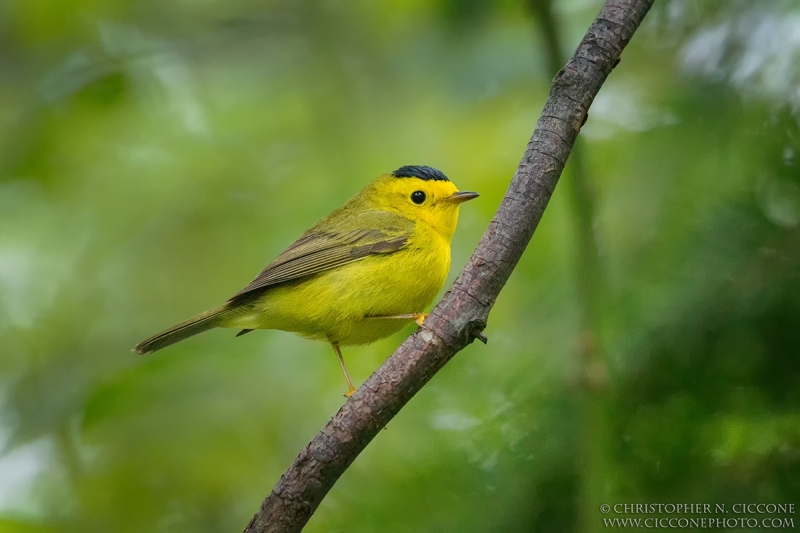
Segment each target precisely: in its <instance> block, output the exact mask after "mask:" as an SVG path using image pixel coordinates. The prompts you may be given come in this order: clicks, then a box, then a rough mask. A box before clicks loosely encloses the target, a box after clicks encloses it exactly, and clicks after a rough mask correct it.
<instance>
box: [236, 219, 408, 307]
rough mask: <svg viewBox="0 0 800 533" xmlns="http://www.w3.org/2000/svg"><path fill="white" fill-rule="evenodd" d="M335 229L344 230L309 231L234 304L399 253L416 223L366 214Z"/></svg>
mask: <svg viewBox="0 0 800 533" xmlns="http://www.w3.org/2000/svg"><path fill="white" fill-rule="evenodd" d="M336 226H337V227H341V228H342V229H341V230H339V231H336V230H333V229H329V228H323V227H321V224H318V225H317V226H315V227H314V228H312V229H310V230H309V231H307V232H306V233H305V234H304V235H303V236H302V237H300V238H299V239H298V240H297V241H295V243H294V244H292V245H291V246H289V248H287V249H286V251H284V252H283V253H282V254H281V255H279V256H278V257H277V258H276V259H275V260H274V261H273V262H272V263H270V264H269V265H268V266H267V268H265V269H264V270H263V271H262V272H261V273H260V274H259V275H258V276H257V277H256V279H254V280H253V281H252V282H250V284H249V285H248V286H247V287H245V288H244V289H242V290H241V291H239V292H237V293H236V294H235V295H234V296H233V298H231V300H233V299H235V298H237V297H238V296H241V295H243V294H246V293H250V292H252V291H256V290H258V289H263V288H265V287H270V286H273V285H277V284H279V283H283V282H286V281H291V280H296V279H300V278H303V277H306V276H310V275H312V274H318V273H320V272H324V271H326V270H331V269H334V268H336V267H339V266H342V265H345V264H347V263H352V262H353V261H358V260H360V259H364V258H365V257H369V256H371V255H375V254H387V253H392V252H395V251H397V250H400V249H401V248H403V246H405V245H406V243H407V242H408V239H409V237H410V236H411V232H412V231H413V229H414V222H413V221H411V220H409V219H407V218H405V217H403V216H400V215H397V214H394V213H389V212H386V211H367V212H362V213H359V214H356V215H353V216H352V217H348V218H347V219H346V220H340V221H338V223H337V224H336ZM369 228H381V229H369Z"/></svg>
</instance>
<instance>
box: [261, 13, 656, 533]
mask: <svg viewBox="0 0 800 533" xmlns="http://www.w3.org/2000/svg"><path fill="white" fill-rule="evenodd" d="M654 1H655V0H608V1H607V2H606V3H605V5H604V6H603V8H602V9H601V11H600V13H599V14H598V15H597V18H596V19H595V20H594V22H593V23H592V25H591V26H590V27H589V30H588V31H587V32H586V35H585V36H584V38H583V40H582V41H581V43H580V44H579V45H578V48H577V50H576V51H575V54H574V55H573V56H572V58H571V59H570V60H569V62H567V64H566V66H564V68H562V69H561V70H560V71H559V72H558V74H557V75H556V77H555V79H554V80H553V85H552V88H551V90H550V96H549V97H548V99H547V102H546V104H545V106H544V110H543V111H542V114H541V116H540V118H539V122H538V124H537V125H536V130H535V131H534V132H533V136H532V137H531V139H530V141H529V142H528V146H527V148H526V150H525V154H524V155H523V157H522V161H521V162H520V164H519V167H518V168H517V171H516V173H515V175H514V179H513V180H512V181H511V185H510V186H509V188H508V192H507V193H506V195H505V197H504V198H503V201H502V202H501V204H500V207H499V209H498V210H497V213H496V214H495V216H494V218H493V219H492V221H491V223H490V224H489V227H488V229H487V230H486V233H485V234H484V235H483V238H482V239H481V241H480V243H479V244H478V247H477V249H476V250H475V252H474V253H473V255H472V257H471V258H470V260H469V262H468V263H467V266H466V267H465V268H464V270H463V272H461V274H460V275H459V277H458V279H457V280H456V281H455V283H454V284H453V287H452V288H451V289H450V290H449V291H448V292H447V294H446V295H445V296H444V298H443V299H442V301H441V302H440V303H439V305H437V306H436V308H435V309H434V310H433V312H432V313H431V314H430V316H428V318H427V319H426V321H425V325H424V327H422V328H420V329H419V330H418V331H417V332H416V333H414V334H413V335H412V336H411V337H409V338H408V339H407V340H406V341H405V342H404V343H403V344H402V345H401V346H400V347H399V348H398V349H397V350H396V351H395V352H394V354H392V355H391V356H390V357H389V358H388V359H387V360H386V362H385V363H384V364H383V365H381V367H380V368H378V370H376V371H375V373H374V374H372V376H370V378H369V379H367V381H366V382H364V384H363V385H362V386H361V387H360V388H359V389H358V391H356V392H355V394H353V396H352V397H350V399H348V400H347V402H345V404H344V405H343V406H342V407H341V409H339V411H338V412H337V413H336V415H334V417H333V418H332V419H331V420H330V421H329V422H328V423H327V424H326V425H325V427H324V428H322V430H321V431H320V432H319V433H318V434H317V435H316V436H315V437H314V439H313V440H312V441H311V442H310V443H309V444H308V445H307V446H306V447H305V449H304V450H303V451H302V452H300V455H299V456H298V457H297V459H295V461H294V463H292V465H291V466H290V467H289V469H288V470H287V471H286V472H285V473H284V474H283V476H281V479H280V481H279V482H278V484H277V485H276V486H275V488H273V490H272V492H271V493H270V495H269V496H267V498H266V499H265V500H264V502H263V503H262V505H261V509H260V510H259V511H258V513H257V514H256V515H255V516H254V517H253V519H252V521H251V522H250V524H249V525H248V526H247V528H246V529H245V533H267V532H269V533H279V532H280V533H288V532H298V531H301V530H302V529H303V527H304V526H305V524H306V523H307V522H308V520H309V519H310V518H311V515H312V514H313V513H314V511H315V510H316V509H317V507H318V506H319V504H320V502H321V501H322V499H323V498H324V497H325V495H326V494H327V493H328V491H329V490H330V489H331V487H332V486H333V485H334V483H336V480H338V479H339V477H340V476H341V475H342V473H344V471H345V470H346V469H347V468H348V467H349V466H350V464H351V463H352V462H353V461H354V460H355V459H356V457H358V454H359V453H361V451H362V450H363V449H364V448H365V447H366V446H367V444H369V442H370V441H371V440H372V439H373V438H374V437H375V435H376V434H377V433H378V431H380V430H381V428H383V427H384V426H386V424H387V423H388V422H389V421H390V420H391V419H392V418H393V417H394V415H395V414H397V412H398V411H400V409H401V408H402V407H403V406H404V405H405V404H406V403H407V402H408V401H409V400H410V399H411V398H412V397H413V396H414V394H416V393H417V391H419V390H420V389H421V388H422V387H423V386H424V385H425V384H426V383H427V382H428V381H429V380H430V379H431V378H432V377H433V376H434V374H436V372H438V371H439V370H440V369H441V368H442V367H443V366H444V365H445V364H447V362H448V361H450V359H451V358H452V357H453V356H454V355H455V354H456V353H457V352H458V351H459V350H461V349H463V348H464V347H465V346H466V345H467V344H469V343H470V342H472V341H473V339H475V338H484V339H485V337H483V333H482V331H483V329H484V327H485V326H486V320H487V318H488V316H489V311H490V310H491V308H492V306H493V305H494V302H495V300H496V299H497V295H498V294H499V293H500V290H501V289H502V288H503V286H504V285H505V283H506V281H507V280H508V278H509V276H510V275H511V272H512V271H513V270H514V267H515V266H516V265H517V262H518V261H519V259H520V257H521V256H522V253H523V252H524V251H525V248H526V247H527V245H528V242H529V241H530V239H531V237H532V236H533V232H534V231H535V230H536V226H537V225H538V224H539V221H540V220H541V218H542V214H543V213H544V210H545V207H547V203H548V201H549V200H550V197H551V195H552V194H553V190H554V189H555V187H556V184H557V183H558V179H559V177H560V176H561V172H562V170H563V169H564V164H565V163H566V161H567V157H569V154H570V151H571V150H572V146H573V144H574V142H575V138H576V137H577V136H578V132H580V129H581V127H582V126H583V124H584V122H585V121H586V117H587V113H588V111H589V106H590V105H591V104H592V101H593V100H594V98H595V96H596V95H597V93H598V92H599V91H600V87H601V86H602V85H603V83H604V82H605V80H606V78H607V77H608V75H609V74H610V73H611V71H612V70H613V68H614V67H615V66H616V65H617V63H619V59H620V55H621V54H622V50H623V49H624V48H625V46H626V45H627V44H628V42H629V41H630V39H631V38H632V37H633V34H634V32H635V31H636V29H637V28H638V27H639V24H640V23H641V22H642V20H643V19H644V17H645V15H646V14H647V12H648V11H649V9H650V7H651V6H652V5H653V2H654Z"/></svg>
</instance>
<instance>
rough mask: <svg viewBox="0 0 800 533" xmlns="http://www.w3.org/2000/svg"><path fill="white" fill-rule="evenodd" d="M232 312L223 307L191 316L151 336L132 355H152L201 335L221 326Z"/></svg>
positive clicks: (227, 306)
mask: <svg viewBox="0 0 800 533" xmlns="http://www.w3.org/2000/svg"><path fill="white" fill-rule="evenodd" d="M232 311H234V309H232V308H231V307H230V306H229V305H227V304H226V305H223V306H221V307H217V308H215V309H210V310H208V311H206V312H205V313H200V314H199V315H197V316H193V317H192V318H190V319H189V320H187V321H185V322H181V323H180V324H178V325H177V326H172V327H171V328H169V329H168V330H166V331H162V332H161V333H159V334H157V335H153V336H152V337H150V338H149V339H146V340H143V341H142V342H140V343H139V344H137V345H136V346H134V348H133V352H134V353H138V354H146V353H153V352H155V351H157V350H160V349H161V348H166V347H167V346H169V345H170V344H175V343H176V342H180V341H182V340H184V339H188V338H189V337H192V336H194V335H197V334H198V333H203V332H204V331H208V330H209V329H213V328H216V327H217V326H221V325H222V323H223V322H224V321H225V318H227V316H228V315H229V314H230V313H231V312H232Z"/></svg>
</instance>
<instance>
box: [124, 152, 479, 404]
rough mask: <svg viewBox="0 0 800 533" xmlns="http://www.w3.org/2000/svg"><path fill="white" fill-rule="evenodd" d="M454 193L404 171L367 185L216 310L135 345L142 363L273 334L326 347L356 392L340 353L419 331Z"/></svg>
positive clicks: (418, 171)
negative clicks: (256, 333) (167, 353)
mask: <svg viewBox="0 0 800 533" xmlns="http://www.w3.org/2000/svg"><path fill="white" fill-rule="evenodd" d="M478 196H479V195H478V193H476V192H471V191H459V190H458V189H457V188H456V186H455V185H453V183H452V182H451V181H450V180H449V179H448V178H447V176H445V175H444V173H442V172H441V171H440V170H437V169H435V168H432V167H429V166H419V165H408V166H403V167H400V168H398V169H397V170H395V171H394V172H391V173H388V174H383V175H381V176H379V177H377V178H375V179H374V180H373V181H372V182H370V183H369V184H368V185H367V186H366V187H364V189H362V190H361V192H359V193H358V194H357V195H356V196H354V197H353V198H351V199H350V200H349V201H347V202H346V203H345V204H344V205H343V206H342V207H340V208H339V209H336V210H335V211H333V212H332V213H331V214H329V215H328V216H326V217H325V218H323V219H322V220H320V221H319V222H317V224H315V225H314V226H313V227H312V228H311V229H309V230H308V231H306V232H305V233H304V234H303V235H301V236H300V238H299V239H297V240H296V241H295V242H294V243H293V244H292V245H291V246H289V247H288V248H287V249H286V250H285V251H284V252H283V253H282V254H280V255H279V256H278V257H277V258H276V259H275V260H274V261H272V262H271V263H270V264H269V265H267V267H266V268H265V269H264V270H263V271H261V273H260V274H259V275H258V276H256V278H255V279H254V280H253V281H252V282H250V284H249V285H247V286H246V287H245V288H243V289H242V290H240V291H239V292H237V293H236V294H234V295H233V296H232V297H231V298H230V299H229V300H228V301H227V302H225V303H224V304H223V305H221V306H219V307H216V308H214V309H210V310H208V311H205V312H204V313H201V314H199V315H196V316H194V317H192V318H190V319H188V320H186V321H184V322H181V323H180V324H177V325H175V326H173V327H171V328H169V329H167V330H165V331H162V332H161V333H158V334H156V335H153V336H152V337H150V338H148V339H146V340H144V341H142V342H140V343H139V344H137V345H136V346H135V347H134V348H133V352H135V353H137V354H149V353H152V352H155V351H157V350H161V349H162V348H166V347H167V346H170V345H172V344H175V343H176V342H180V341H182V340H185V339H187V338H189V337H192V336H194V335H197V334H198V333H202V332H204V331H207V330H210V329H212V328H234V329H239V330H240V331H239V332H238V333H237V335H236V336H237V337H238V336H241V335H244V334H245V333H249V332H251V331H253V330H256V329H275V330H283V331H289V332H294V333H298V334H300V335H301V336H304V337H307V338H311V339H317V340H323V341H327V342H328V343H330V345H331V346H332V347H333V351H334V353H335V354H336V357H337V359H338V361H339V365H340V366H341V368H342V372H343V373H344V377H345V379H346V380H347V387H348V390H347V392H346V393H345V396H347V397H349V396H350V395H352V394H353V393H354V392H355V390H356V389H355V387H354V386H353V382H352V380H351V378H350V374H349V373H348V371H347V367H346V366H345V363H344V358H343V356H342V351H341V347H342V346H355V345H364V344H369V343H372V342H374V341H377V340H378V339H381V338H384V337H388V336H389V335H392V334H393V333H396V332H397V331H399V330H400V329H402V328H403V327H404V326H406V325H407V324H409V323H411V322H412V321H414V322H416V323H417V324H418V325H419V326H422V325H423V323H424V320H425V318H426V317H427V316H428V315H427V313H426V312H425V310H426V309H427V308H428V306H430V305H431V303H433V300H434V299H435V298H436V295H437V294H438V293H439V291H440V290H441V288H442V286H443V285H444V283H445V281H446V279H447V275H448V272H449V270H450V243H451V241H452V239H453V235H454V233H455V230H456V225H457V224H458V213H459V206H460V205H461V204H462V203H463V202H465V201H467V200H471V199H473V198H476V197H478Z"/></svg>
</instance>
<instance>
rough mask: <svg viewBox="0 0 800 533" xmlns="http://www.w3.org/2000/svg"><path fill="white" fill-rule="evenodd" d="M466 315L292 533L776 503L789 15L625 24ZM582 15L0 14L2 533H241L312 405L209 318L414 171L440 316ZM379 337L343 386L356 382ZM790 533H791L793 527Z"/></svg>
mask: <svg viewBox="0 0 800 533" xmlns="http://www.w3.org/2000/svg"><path fill="white" fill-rule="evenodd" d="M656 4H657V5H656V6H655V8H654V9H653V11H652V12H651V13H650V14H649V15H648V18H647V19H646V21H645V23H644V24H643V26H642V28H641V29H640V31H639V32H638V33H637V34H636V36H635V38H634V39H633V41H632V43H631V45H630V46H629V48H628V49H626V51H625V53H624V55H623V59H622V62H621V64H620V65H619V67H618V68H617V69H616V70H615V71H614V73H613V74H612V75H611V77H610V79H609V80H608V82H607V83H606V85H605V86H604V87H603V89H602V92H601V93H600V95H599V96H598V98H597V100H596V102H595V104H594V106H593V107H592V109H591V111H590V114H589V120H588V122H587V124H586V126H585V128H584V129H583V132H582V133H581V139H580V143H579V145H578V147H577V148H576V152H575V153H574V154H573V157H572V159H571V161H570V165H569V166H568V168H567V171H566V172H565V174H564V176H563V178H562V181H561V183H560V184H559V186H558V188H557V190H556V192H555V195H554V197H553V199H552V201H551V204H550V206H549V207H548V209H547V212H546V213H545V216H544V218H543V220H542V223H541V225H540V226H539V229H538V231H537V233H536V235H535V236H534V238H533V241H532V242H531V244H530V246H529V248H528V250H527V252H526V253H525V255H524V257H523V259H522V261H521V263H520V264H519V266H518V268H517V269H516V271H515V272H514V274H513V276H512V277H511V279H510V281H509V283H508V285H507V286H506V288H505V290H504V292H503V293H502V294H501V296H500V298H499V299H498V301H497V305H496V307H495V309H494V310H493V312H492V314H491V317H490V321H489V325H488V328H487V330H486V334H487V335H488V337H489V344H488V345H486V346H484V345H482V344H474V345H471V346H469V347H468V348H467V349H466V350H464V351H463V352H462V353H460V354H459V355H458V356H457V357H456V358H455V359H454V360H453V361H452V362H451V363H450V364H449V365H448V366H447V367H446V368H445V369H444V370H443V371H442V372H441V373H440V374H439V375H437V376H436V377H435V379H434V380H433V381H432V382H431V383H430V384H429V385H428V386H427V387H425V388H424V390H422V391H421V392H420V393H419V394H418V395H417V396H416V397H415V398H414V399H413V401H412V402H411V403H410V404H409V405H408V406H407V407H406V408H405V409H404V410H403V411H402V412H401V413H400V414H399V415H398V416H397V418H396V419H395V420H394V421H392V422H391V424H390V425H389V426H388V427H387V429H386V430H385V431H382V432H381V434H380V435H379V436H378V437H377V438H376V439H375V441H374V442H373V443H372V444H371V445H370V446H369V448H368V449H367V450H366V451H365V452H364V453H363V454H362V456H361V457H359V459H358V460H357V461H356V462H355V464H354V465H353V466H352V467H351V468H350V469H349V470H348V471H347V473H346V474H345V475H344V476H343V477H342V479H341V480H340V481H339V482H338V483H337V484H336V486H335V487H334V488H333V490H332V491H331V493H330V494H329V496H328V497H327V498H326V499H325V501H324V502H323V504H322V506H321V507H320V509H319V510H318V512H317V513H316V515H315V516H314V517H313V518H312V520H311V522H310V523H309V525H308V526H307V531H309V532H345V531H346V532H348V533H357V532H375V531H382V532H398V533H400V532H441V531H452V532H487V531H498V532H523V531H524V532H527V531H554V532H555V531H558V532H562V531H599V530H601V529H604V528H603V525H602V521H601V518H602V517H603V515H601V514H600V513H599V511H598V506H599V504H600V503H610V504H614V503H620V502H622V503H627V502H646V503H658V502H682V503H687V502H688V503H697V502H700V503H702V502H706V503H712V504H714V503H722V504H731V503H736V502H771V503H775V502H794V503H800V359H799V358H798V356H799V355H800V353H799V352H800V278H799V277H798V272H799V270H800V126H799V120H800V90H798V87H800V6H799V5H798V4H797V2H796V1H794V0H770V1H764V2H753V1H752V0H727V1H725V2H717V1H715V0H659V1H658V2H656ZM600 5H601V2H599V1H597V0H553V1H552V3H551V2H549V1H545V0H503V1H490V0H426V1H422V0H416V1H408V0H386V1H383V2H368V1H364V0H361V1H356V0H353V1H347V2H346V1H336V0H299V1H298V0H293V1H289V0H272V1H270V0H267V1H255V0H203V1H188V0H183V1H176V2H157V1H155V0H126V1H122V0H71V1H70V2H65V1H61V0H36V1H33V0H6V1H4V2H1V3H0V450H1V452H0V453H1V455H0V531H1V532H3V533H23V532H25V533H28V532H37V533H45V532H56V531H58V532H81V533H90V532H119V533H128V532H131V533H134V532H135V533H140V532H158V533H162V532H163V533H179V532H193V533H200V532H229V531H240V530H242V529H243V528H244V526H245V525H246V524H247V522H248V521H249V519H250V518H251V516H252V515H253V513H254V512H255V511H256V510H257V508H258V505H259V504H260V502H261V500H262V499H263V498H264V496H266V494H267V493H268V492H269V490H270V489H271V487H272V486H273V485H274V483H275V482H276V481H277V480H278V478H279V476H280V474H281V473H282V472H283V471H284V469H285V468H286V467H287V466H288V465H289V464H290V463H291V461H292V460H293V459H294V457H295V456H296V454H297V453H298V452H299V451H300V450H301V449H302V447H303V446H304V445H305V444H306V442H307V441H308V440H309V439H310V438H311V437H312V436H313V435H314V434H315V432H316V431H317V430H318V429H319V428H321V427H322V425H323V424H324V423H325V422H326V421H327V420H328V418H329V417H330V416H331V415H332V414H333V413H334V412H335V411H336V409H337V408H338V407H339V406H340V405H341V403H342V402H343V398H342V392H343V391H344V390H345V387H344V381H343V379H342V376H341V373H340V370H339V368H338V365H337V363H336V359H335V357H334V355H333V353H332V352H331V350H330V347H329V346H327V345H324V344H320V343H314V342H312V341H308V340H304V339H301V338H298V337H296V336H293V335H291V334H288V333H283V332H275V331H270V332H255V333H252V334H250V335H247V336H245V337H242V338H234V337H233V332H232V331H226V330H215V331H213V332H210V333H206V334H204V335H202V336H199V337H196V338H194V339H191V340H189V341H187V342H184V343H181V344H179V345H176V346H174V347H171V348H169V349H168V350H164V351H163V352H159V353H158V354H155V355H152V356H146V357H139V356H134V355H133V354H131V353H130V351H129V350H130V348H131V347H132V346H133V345H134V344H135V343H136V342H138V341H140V340H142V339H143V338H144V337H146V336H149V335H150V334H152V333H154V332H156V331H158V330H160V329H163V328H164V327H166V326H169V325H172V324H173V323H176V322H178V321H180V320H182V319H184V318H186V317H188V316H190V315H193V314H195V313H197V312H199V311H202V310H204V309H206V308H209V307H212V306H214V305H217V304H218V303H219V302H221V301H224V300H225V299H226V298H228V297H229V296H230V295H232V294H233V293H235V292H236V291H238V290H239V289H240V288H241V287H242V286H244V285H245V284H246V283H247V282H249V281H250V280H251V279H252V278H253V277H254V276H255V275H256V274H257V273H258V271H259V270H260V269H261V268H262V267H263V266H264V265H265V264H266V263H267V262H269V261H270V260H271V259H272V258H273V257H274V256H275V255H276V254H277V253H279V252H280V251H281V250H283V248H284V247H285V246H287V245H288V244H290V243H291V242H292V241H293V240H294V238H296V237H297V236H299V234H300V233H301V232H302V231H304V230H305V229H306V228H307V227H309V226H310V225H311V224H313V223H314V222H315V221H316V220H317V219H319V218H321V217H322V216H324V215H325V214H327V213H328V212H329V211H331V210H332V209H334V208H335V207H337V206H339V205H340V204H341V203H342V202H344V201H345V200H346V199H347V198H349V197H350V196H352V195H353V194H355V193H356V192H357V191H358V190H359V189H360V188H361V187H362V186H363V185H365V184H366V183H367V182H368V181H369V180H370V179H371V178H373V177H374V176H376V175H378V174H381V173H384V172H387V171H391V170H393V169H395V168H397V167H399V166H401V165H406V164H425V165H432V166H435V167H437V168H440V169H442V170H443V171H444V172H445V173H446V174H448V175H449V176H450V177H451V179H452V180H453V181H454V182H455V183H456V184H457V185H458V186H459V187H461V188H462V189H468V190H477V191H479V192H480V193H481V194H482V196H481V197H480V199H479V200H476V201H474V202H471V203H469V204H466V205H465V206H464V207H463V209H462V218H461V222H460V227H459V230H458V232H457V234H456V237H455V240H454V243H453V269H452V274H451V280H452V279H453V277H454V276H455V274H456V273H457V272H458V271H459V270H460V269H461V268H462V267H463V265H464V264H465V262H466V260H467V258H468V257H469V254H470V252H471V250H472V249H473V248H474V246H475V245H476V243H477V241H478V239H479V238H480V235H481V233H482V231H483V230H484V228H485V227H486V226H487V224H488V222H489V220H490V218H491V216H492V214H493V212H494V210H495V209H496V207H497V205H498V203H499V201H500V199H501V197H502V195H503V194H504V192H505V189H506V187H507V185H508V182H509V180H510V179H511V177H512V175H513V173H514V170H515V168H516V165H517V163H518V161H519V159H520V157H521V155H522V152H523V150H524V148H525V145H526V143H527V140H528V138H529V136H530V134H531V132H532V130H533V127H534V125H535V122H536V119H537V117H538V114H539V112H540V110H541V108H542V105H543V103H544V100H545V98H546V96H547V91H548V88H549V83H550V80H551V78H552V76H553V74H554V71H555V70H556V69H557V68H558V66H559V65H560V64H563V61H564V59H565V58H566V57H568V55H569V54H570V53H571V52H572V50H573V49H574V47H575V46H576V44H577V43H578V41H579V40H580V38H581V37H582V35H583V33H584V31H585V30H586V28H587V27H588V24H589V23H590V22H591V20H592V19H593V18H594V16H595V15H596V13H597V11H598V10H599V8H600ZM411 331H412V329H411V328H409V329H408V330H406V331H404V332H403V333H401V334H398V335H396V336H394V337H392V338H389V339H386V340H384V341H381V342H378V343H376V344H374V345H371V346H368V347H360V348H351V349H348V350H347V351H346V352H345V357H346V358H347V359H348V361H349V366H350V369H351V372H352V374H353V375H354V378H355V379H356V380H357V381H358V382H361V381H363V380H364V379H366V377H367V376H368V375H369V374H370V373H371V372H372V371H373V370H374V369H375V368H377V366H378V365H380V363H381V362H382V361H383V360H384V359H385V358H386V357H387V356H388V355H389V354H390V353H391V352H392V351H393V350H394V348H395V347H396V346H397V345H398V344H399V343H400V342H402V340H403V338H404V337H405V336H406V335H408V334H409V333H410V332H411ZM798 522H800V520H798V519H797V518H795V523H796V524H797V523H798Z"/></svg>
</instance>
